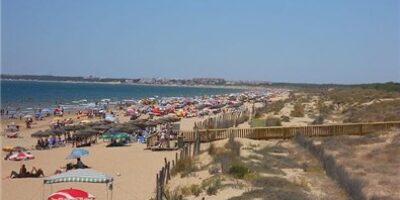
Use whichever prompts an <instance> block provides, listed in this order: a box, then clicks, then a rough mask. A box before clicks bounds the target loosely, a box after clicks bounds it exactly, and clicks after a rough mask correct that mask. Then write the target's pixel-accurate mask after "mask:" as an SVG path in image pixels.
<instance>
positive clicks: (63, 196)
mask: <svg viewBox="0 0 400 200" xmlns="http://www.w3.org/2000/svg"><path fill="white" fill-rule="evenodd" d="M78 199H95V197H94V196H93V195H92V194H90V193H88V192H86V191H83V190H81V189H72V188H70V189H63V190H59V191H57V192H55V193H53V194H51V195H50V196H49V197H47V200H78Z"/></svg>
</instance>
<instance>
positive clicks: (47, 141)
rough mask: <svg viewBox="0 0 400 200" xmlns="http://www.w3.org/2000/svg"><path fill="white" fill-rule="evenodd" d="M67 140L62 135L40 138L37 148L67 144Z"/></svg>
mask: <svg viewBox="0 0 400 200" xmlns="http://www.w3.org/2000/svg"><path fill="white" fill-rule="evenodd" d="M65 142H66V140H65V139H62V138H61V136H60V135H58V136H55V135H52V136H49V137H47V138H39V139H38V140H37V143H36V146H35V147H36V149H37V150H42V149H49V148H53V147H56V146H63V145H65Z"/></svg>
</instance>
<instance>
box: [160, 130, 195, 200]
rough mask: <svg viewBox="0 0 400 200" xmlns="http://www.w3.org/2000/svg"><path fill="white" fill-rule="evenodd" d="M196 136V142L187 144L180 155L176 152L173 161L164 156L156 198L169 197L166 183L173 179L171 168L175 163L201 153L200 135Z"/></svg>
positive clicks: (161, 199)
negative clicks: (166, 192) (166, 191)
mask: <svg viewBox="0 0 400 200" xmlns="http://www.w3.org/2000/svg"><path fill="white" fill-rule="evenodd" d="M196 138H197V139H196V140H195V142H193V143H187V144H185V146H184V147H183V148H182V149H181V150H180V153H179V156H178V153H176V154H175V160H172V162H171V161H167V158H164V166H163V167H162V168H161V169H160V171H159V172H158V173H157V175H156V200H163V199H168V194H165V185H167V184H168V181H170V180H171V170H172V169H173V168H174V167H175V165H176V164H177V163H178V162H179V161H181V160H186V159H192V158H193V157H195V156H197V155H198V154H199V153H200V140H199V139H198V137H196ZM180 199H182V197H181V198H180Z"/></svg>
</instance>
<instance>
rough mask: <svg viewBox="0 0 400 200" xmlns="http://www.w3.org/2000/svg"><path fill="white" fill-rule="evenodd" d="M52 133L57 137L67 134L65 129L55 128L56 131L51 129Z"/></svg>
mask: <svg viewBox="0 0 400 200" xmlns="http://www.w3.org/2000/svg"><path fill="white" fill-rule="evenodd" d="M50 131H51V132H52V133H53V134H55V135H61V134H64V133H65V129H64V128H55V129H51V130H50Z"/></svg>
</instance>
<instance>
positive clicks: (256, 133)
mask: <svg viewBox="0 0 400 200" xmlns="http://www.w3.org/2000/svg"><path fill="white" fill-rule="evenodd" d="M394 127H395V128H400V121H392V122H370V123H348V124H334V125H310V126H287V127H286V126H279V127H278V126H277V127H260V128H244V129H243V128H226V129H198V130H196V131H197V132H198V133H199V135H200V141H201V142H209V141H214V140H221V139H226V138H228V137H229V135H230V134H233V135H234V136H235V137H238V138H249V139H256V140H267V139H289V138H293V137H294V136H296V135H298V134H303V135H305V136H308V137H324V136H337V135H364V134H368V133H372V132H378V131H387V130H390V129H391V128H394ZM196 131H181V132H180V133H179V135H180V136H182V137H183V138H184V141H185V142H193V141H194V140H195V135H196ZM155 138H156V137H154V136H150V137H149V138H148V139H147V145H148V147H151V146H152V145H154V144H155V143H156V142H157V141H156V139H155Z"/></svg>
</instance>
